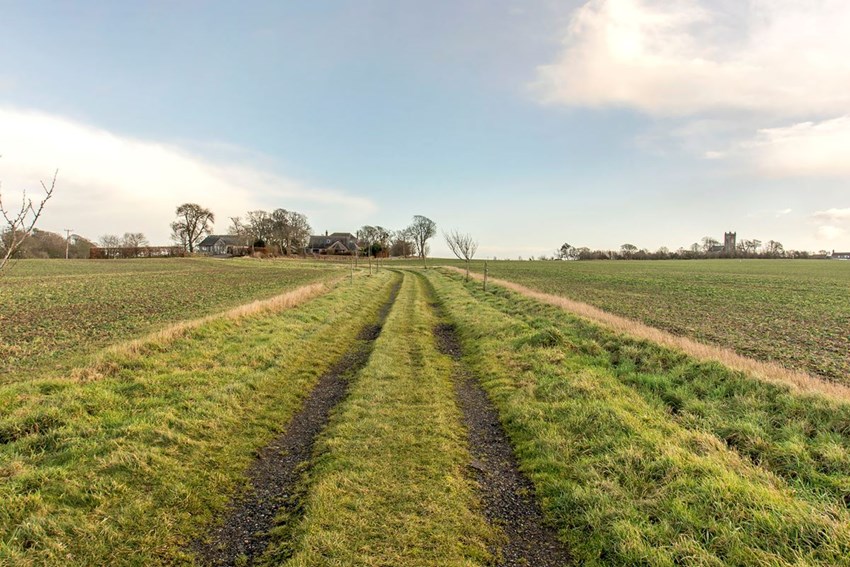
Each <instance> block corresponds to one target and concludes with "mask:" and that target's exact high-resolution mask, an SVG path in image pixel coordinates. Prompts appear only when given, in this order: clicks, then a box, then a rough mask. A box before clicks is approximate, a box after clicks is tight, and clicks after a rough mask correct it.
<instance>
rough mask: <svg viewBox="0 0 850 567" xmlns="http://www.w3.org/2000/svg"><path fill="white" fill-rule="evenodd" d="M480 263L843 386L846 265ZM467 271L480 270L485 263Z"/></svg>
mask: <svg viewBox="0 0 850 567" xmlns="http://www.w3.org/2000/svg"><path fill="white" fill-rule="evenodd" d="M452 264H453V265H460V264H459V263H457V262H453V263H452ZM488 267H489V272H490V275H491V276H493V277H496V278H502V279H506V280H510V281H514V282H517V283H520V284H522V285H525V286H528V287H531V288H533V289H535V290H538V291H542V292H545V293H551V294H555V295H563V296H565V297H569V298H571V299H575V300H578V301H583V302H586V303H589V304H591V305H595V306H597V307H600V308H602V309H605V310H606V311H610V312H612V313H616V314H618V315H623V316H625V317H629V318H632V319H636V320H639V321H642V322H644V323H646V324H648V325H650V326H653V327H657V328H661V329H664V330H667V331H671V332H673V333H676V334H681V335H685V336H688V337H691V338H695V339H697V340H700V341H704V342H708V343H712V344H716V345H720V346H724V347H730V348H732V349H734V350H735V351H737V352H738V353H739V354H743V355H745V356H750V357H753V358H757V359H760V360H771V361H776V362H779V363H780V364H782V365H784V366H786V367H789V368H793V369H797V370H803V371H806V372H810V373H812V374H815V375H819V376H822V377H825V378H828V379H830V380H835V381H837V382H841V383H844V384H850V302H848V301H847V298H848V297H850V262H839V261H826V260H824V261H816V260H796V261H795V260H788V261H785V260H783V261H776V260H773V261H771V260H711V261H645V262H638V261H634V262H540V261H537V262H516V261H499V262H488ZM473 269H474V270H475V271H479V272H480V271H481V270H482V269H483V262H474V263H473Z"/></svg>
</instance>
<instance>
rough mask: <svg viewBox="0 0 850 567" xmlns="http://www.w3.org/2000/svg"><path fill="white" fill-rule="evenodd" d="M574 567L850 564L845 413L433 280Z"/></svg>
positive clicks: (546, 310) (537, 309)
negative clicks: (579, 566)
mask: <svg viewBox="0 0 850 567" xmlns="http://www.w3.org/2000/svg"><path fill="white" fill-rule="evenodd" d="M429 277H430V278H432V280H433V281H434V283H435V286H436V288H437V290H438V294H439V297H440V300H441V301H443V302H444V304H445V306H446V309H447V311H448V312H449V313H450V314H451V316H452V317H453V319H454V321H455V323H456V324H457V328H458V330H459V332H460V334H461V336H462V338H463V340H464V346H465V349H466V352H467V360H468V363H469V364H470V366H471V367H472V368H474V369H475V371H476V372H477V373H478V375H479V377H480V379H481V380H482V383H483V385H484V386H485V388H486V389H487V390H488V392H489V393H490V396H491V397H492V399H493V400H494V401H495V402H496V404H497V406H498V408H499V410H500V413H501V415H502V422H503V424H504V425H505V427H506V428H507V430H508V433H509V434H510V435H511V437H512V439H513V441H514V445H515V449H516V451H517V453H518V456H519V458H520V461H521V463H522V464H523V466H524V468H525V470H526V471H527V472H528V474H529V475H530V476H531V478H532V480H533V482H534V484H535V486H536V489H537V492H538V497H539V498H540V500H541V502H542V505H543V507H544V510H545V511H546V512H547V513H548V514H549V516H550V518H551V519H552V521H553V522H555V523H556V524H557V525H558V526H559V528H560V529H561V535H562V537H563V538H564V539H565V540H566V541H568V542H570V544H571V547H572V550H573V552H574V553H575V554H576V557H577V563H578V564H605V565H610V564H615V565H636V564H639V565H676V564H690V565H729V564H741V565H753V564H759V565H767V564H769V565H797V564H800V562H801V561H802V562H803V563H805V564H821V565H847V564H850V540H848V537H850V514H848V511H847V506H848V502H847V494H848V492H850V407H848V405H847V404H841V403H838V402H836V401H832V400H828V399H825V398H819V397H814V396H798V395H794V394H792V393H791V392H790V390H789V389H787V388H781V387H778V386H775V385H768V384H764V383H761V382H756V381H754V380H751V379H748V378H747V377H746V376H743V375H740V374H736V373H734V372H731V371H729V370H727V369H725V368H723V367H720V366H719V365H712V364H704V363H697V362H694V361H693V360H690V359H688V358H687V357H685V356H684V355H681V354H678V353H674V352H670V351H665V350H664V349H661V348H659V347H656V346H655V345H651V344H647V343H641V342H637V341H632V340H629V339H626V338H624V337H621V336H617V335H614V334H611V333H608V332H606V331H604V330H602V329H600V328H598V327H594V326H591V325H588V324H585V323H582V322H581V321H579V320H577V319H574V318H572V317H570V316H568V315H566V314H565V313H563V312H562V311H561V310H559V309H557V308H554V307H550V306H546V305H542V304H539V303H537V302H534V301H532V300H529V299H526V298H523V297H521V296H518V295H517V294H514V293H511V292H508V291H505V290H500V289H496V290H494V291H491V292H488V293H483V292H482V291H480V285H479V284H474V285H473V284H469V285H467V286H465V287H464V286H462V285H461V283H460V278H459V276H455V275H452V276H451V278H446V277H441V276H437V275H435V274H433V273H432V274H431V275H430V276H429Z"/></svg>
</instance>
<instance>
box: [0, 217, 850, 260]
mask: <svg viewBox="0 0 850 567" xmlns="http://www.w3.org/2000/svg"><path fill="white" fill-rule="evenodd" d="M229 221H230V223H229V226H228V229H227V231H226V232H225V233H217V234H216V233H213V226H214V222H215V215H214V213H213V212H212V211H211V210H209V209H206V208H204V207H202V206H201V205H198V204H195V203H184V204H183V205H180V206H178V207H177V208H176V210H175V220H174V221H173V222H172V223H171V225H170V227H171V240H172V243H171V244H169V245H164V246H152V245H151V244H150V242H149V241H148V239H147V237H146V236H145V235H144V234H143V233H135V232H126V233H124V234H123V236H117V235H111V234H106V235H103V236H101V237H100V238H99V239H97V240H96V241H94V240H89V239H88V238H85V237H83V236H81V235H79V234H76V233H73V232H71V231H70V230H69V231H66V234H65V235H61V234H57V233H54V232H49V231H44V230H40V229H38V228H35V227H34V226H33V227H31V230H30V233H29V234H28V235H27V238H26V239H25V240H22V241H20V242H13V238H12V237H13V236H14V235H15V234H16V233H15V231H13V230H10V229H6V230H4V231H3V232H2V234H0V252H3V251H4V250H5V251H7V252H8V249H9V247H10V246H11V245H12V244H16V247H15V250H14V254H13V257H15V258H90V259H116V258H152V257H158V258H161V257H172V256H186V255H206V256H215V257H238V256H253V257H269V256H300V257H316V258H319V257H328V256H360V255H363V256H369V257H383V258H386V257H393V258H409V257H424V256H426V255H428V253H429V243H428V240H429V239H430V238H432V237H433V236H435V235H436V223H434V222H433V221H431V220H430V219H427V218H426V217H422V216H419V215H416V216H414V221H413V223H412V224H411V225H410V226H408V227H405V228H403V229H399V230H388V229H385V228H383V227H381V226H371V225H366V226H363V227H361V228H360V229H358V230H356V231H355V232H347V231H335V232H330V231H325V232H324V234H313V231H312V228H311V227H310V224H309V223H308V221H307V217H306V216H305V215H303V214H301V213H298V212H296V211H289V210H286V209H275V210H273V211H270V212H269V211H262V210H255V211H249V212H248V213H246V215H245V216H244V217H241V216H237V217H230V218H229ZM417 223H420V225H419V226H417ZM421 223H424V225H421ZM18 235H19V233H18ZM444 236H445V237H446V240H447V243H448V244H449V248H450V249H452V250H453V251H454V250H455V247H454V246H452V243H451V242H450V240H451V239H450V237H449V235H448V234H445V235H444ZM464 236H466V237H467V238H468V239H471V236H470V235H464ZM474 244H475V247H477V244H478V243H477V241H474ZM475 247H473V249H474V248H475ZM456 255H457V254H456ZM459 257H460V256H459ZM710 258H791V259H830V260H850V252H843V251H837V250H831V251H829V250H819V251H817V252H811V251H798V250H787V249H785V247H784V246H783V245H782V243H780V242H778V241H776V240H768V241H766V242H762V241H761V240H756V239H740V240H739V239H738V235H737V233H736V232H725V233H724V234H723V240H722V242H721V241H720V240H717V239H715V238H714V237H711V236H705V237H703V238H702V239H701V240H700V241H699V242H694V243H693V244H691V245H690V246H688V247H680V248H678V249H675V250H671V249H669V248H667V247H665V246H662V247H660V248H658V249H657V250H648V249H646V248H641V247H639V246H636V245H634V244H631V243H624V244H622V245H621V246H620V247H619V248H618V249H616V250H606V249H592V248H589V247H586V246H573V245H571V244H569V243H566V242H565V243H563V244H562V245H561V246H560V247H559V248H557V249H556V250H554V252H553V253H552V254H551V255H546V254H543V255H539V256H536V257H528V258H523V257H521V256H520V257H517V258H505V259H519V260H674V259H682V260H688V259H710ZM494 259H495V258H494Z"/></svg>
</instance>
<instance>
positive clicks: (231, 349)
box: [0, 262, 850, 566]
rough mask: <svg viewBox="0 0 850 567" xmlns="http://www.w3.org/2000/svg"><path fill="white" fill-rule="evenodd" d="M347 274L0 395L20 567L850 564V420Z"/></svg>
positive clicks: (771, 390)
mask: <svg viewBox="0 0 850 567" xmlns="http://www.w3.org/2000/svg"><path fill="white" fill-rule="evenodd" d="M140 264H141V262H140ZM234 265H235V266H239V265H240V264H238V263H234ZM254 265H255V264H251V266H254ZM221 266H222V268H221V269H222V270H226V269H228V267H227V264H222V265H221ZM256 266H264V264H262V263H260V264H256ZM286 266H287V267H286V268H275V269H279V270H281V271H285V270H286V269H292V270H293V271H294V272H296V273H297V272H298V270H302V269H308V268H307V267H306V266H302V265H299V264H297V263H291V264H290V263H287V264H286ZM257 269H258V270H262V269H265V268H264V267H258V268H257ZM339 275H340V272H338V271H333V270H330V271H328V272H327V273H325V275H324V276H322V277H324V278H325V281H326V282H328V283H327V284H326V285H325V287H324V288H323V291H321V292H315V293H313V294H312V295H309V296H304V297H302V298H301V299H299V300H297V301H292V302H288V303H277V304H273V305H270V306H268V307H267V308H266V309H263V310H253V311H252V310H246V311H244V312H241V313H239V314H237V315H233V316H228V317H219V318H215V319H210V320H208V321H205V322H203V323H201V324H197V325H194V326H190V327H187V328H185V329H184V330H183V331H182V332H179V333H164V334H159V335H154V336H150V337H148V338H147V339H144V340H142V341H139V342H137V343H135V345H134V347H133V348H123V349H122V348H113V349H110V350H108V351H106V352H101V353H99V354H98V356H97V357H92V358H91V359H90V360H89V359H87V360H84V361H82V362H81V364H83V365H86V368H87V369H88V370H87V371H85V372H80V371H79V369H77V370H78V371H77V372H74V373H70V374H67V375H65V374H55V373H53V374H51V373H48V375H47V376H45V377H41V376H38V375H37V374H34V375H32V376H30V377H29V379H25V380H24V379H21V380H17V381H15V382H8V383H5V384H2V385H0V502H2V504H3V505H2V506H0V565H3V564H10V565H23V566H27V565H45V564H46V565H77V564H79V565H172V564H187V565H193V564H195V565H265V566H271V565H287V566H314V565H315V566H319V565H400V566H407V565H410V566H426V565H464V566H476V565H482V566H483V565H536V566H550V565H551V566H554V565H588V564H591V565H592V564H597V565H653V566H667V565H718V566H719V565H789V566H790V565H850V402H848V401H846V399H845V398H837V397H828V396H827V395H822V394H801V393H799V392H798V391H797V390H794V389H792V388H790V387H786V386H783V385H777V384H769V383H765V382H761V381H758V380H755V379H753V378H750V377H748V376H746V375H744V374H742V373H740V372H734V371H731V370H729V369H727V368H725V367H723V366H721V365H720V364H718V363H705V362H698V361H695V360H693V359H691V358H689V357H688V356H686V355H684V354H682V353H680V352H675V351H671V350H669V349H666V348H662V347H660V346H657V345H654V344H651V343H648V342H645V341H640V340H635V339H631V338H628V337H625V336H622V335H618V334H615V333H613V332H611V331H608V330H606V329H603V328H601V327H599V326H596V325H593V324H590V323H588V322H585V321H582V320H579V319H576V318H575V317H573V316H571V315H569V314H568V313H566V312H565V311H563V310H561V309H560V308H558V307H554V306H551V305H545V304H542V303H539V302H537V301H535V300H533V299H530V298H527V297H524V296H522V295H519V294H517V293H515V292H512V291H509V290H506V289H504V288H500V287H498V286H490V287H489V288H488V290H487V291H486V292H485V291H484V290H482V288H481V285H480V283H478V282H469V283H467V282H464V281H463V278H462V277H461V276H460V275H458V274H457V273H455V272H452V271H449V270H441V269H429V270H420V269H418V268H412V267H410V268H406V267H392V268H389V269H386V268H382V269H380V270H378V271H377V272H375V273H374V275H371V276H368V275H367V273H366V272H365V271H363V270H360V271H359V272H358V273H357V274H356V276H355V277H354V278H353V281H350V280H349V279H348V278H347V277H346V278H343V279H339V277H338V276H339ZM198 279H199V280H200V279H201V276H198ZM308 280H309V278H308ZM58 281H60V282H61V280H58ZM199 284H200V282H199ZM299 297H300V296H299ZM47 368H50V365H49V364H48V365H47ZM80 376H82V377H84V378H85V379H80V378H79V377H80Z"/></svg>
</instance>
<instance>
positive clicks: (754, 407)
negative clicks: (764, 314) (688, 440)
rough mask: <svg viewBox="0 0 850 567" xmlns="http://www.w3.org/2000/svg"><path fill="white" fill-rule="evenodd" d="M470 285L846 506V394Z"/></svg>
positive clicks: (849, 454) (849, 450) (849, 492)
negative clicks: (745, 369)
mask: <svg viewBox="0 0 850 567" xmlns="http://www.w3.org/2000/svg"><path fill="white" fill-rule="evenodd" d="M471 292H472V293H473V294H474V295H475V296H476V297H479V298H482V299H484V298H485V297H486V299H487V301H488V303H489V305H491V306H493V307H495V308H497V309H498V310H500V311H501V312H503V313H505V314H507V315H509V316H511V317H517V318H519V319H520V320H522V321H524V322H525V323H526V324H528V325H529V326H530V327H532V328H536V329H540V330H541V332H543V333H544V334H545V333H548V335H547V336H548V339H547V340H548V341H550V342H552V343H553V344H556V345H561V346H562V347H569V348H571V349H573V350H575V351H577V352H580V353H582V354H584V355H586V356H587V357H589V358H592V359H593V364H594V365H595V366H598V367H601V368H605V369H606V370H608V371H610V372H612V373H613V374H614V375H615V376H616V377H617V378H618V379H619V380H620V381H621V382H622V383H624V384H626V385H628V386H630V387H631V388H633V389H634V390H635V391H636V392H637V393H639V394H640V395H641V396H643V398H644V399H645V400H646V401H647V403H650V404H652V405H653V406H655V407H657V408H660V409H662V410H664V411H666V412H667V413H668V415H669V416H670V418H671V419H672V420H674V421H675V422H676V423H678V424H679V425H681V426H683V427H687V428H689V429H691V430H694V431H708V432H710V433H712V434H714V435H715V436H716V437H717V438H718V439H720V440H722V441H723V442H724V443H726V445H727V446H728V447H729V448H731V449H734V450H735V451H737V452H738V453H739V454H741V455H742V456H744V457H746V458H748V459H750V460H751V462H753V463H754V464H756V465H758V466H760V467H763V468H765V469H767V470H769V471H771V472H773V473H774V474H776V475H778V476H781V477H782V478H784V479H785V480H786V481H787V482H788V483H789V484H790V485H792V486H793V487H794V488H795V489H797V490H798V491H799V492H800V493H801V495H802V496H804V497H807V498H809V499H811V500H813V501H832V502H833V503H836V504H838V505H839V506H845V507H846V506H850V403H848V402H847V401H844V400H843V398H839V399H835V398H834V397H832V396H824V395H814V394H806V393H800V392H799V391H798V390H796V389H795V388H792V387H790V386H788V385H786V384H783V383H766V382H763V381H760V380H756V379H752V378H750V377H749V376H748V375H746V374H744V373H742V372H735V371H732V370H730V369H729V368H726V367H724V366H722V365H721V364H718V363H713V362H712V363H705V362H699V361H696V360H694V359H693V358H690V357H689V356H687V355H686V354H683V353H682V352H680V351H676V350H672V349H670V348H666V347H664V346H661V345H657V344H655V343H652V342H651V341H645V340H637V339H632V338H629V337H626V336H623V335H618V334H615V333H612V332H610V331H608V330H606V329H603V328H600V327H599V326H597V325H592V324H588V323H586V322H585V321H583V320H581V319H577V318H576V317H573V316H572V315H570V314H568V313H565V312H564V311H563V310H561V309H558V308H557V307H554V308H553V307H551V306H549V305H545V304H542V303H540V302H538V301H535V300H533V299H529V298H526V297H518V296H516V295H515V294H513V293H509V292H507V293H505V292H502V291H499V290H496V291H495V292H493V293H490V294H487V295H484V294H483V293H482V292H480V291H479V290H477V289H476V288H471Z"/></svg>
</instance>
